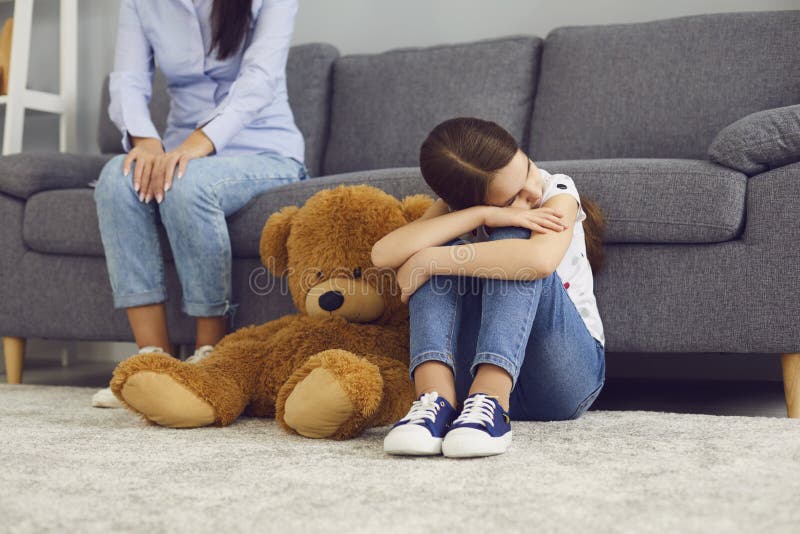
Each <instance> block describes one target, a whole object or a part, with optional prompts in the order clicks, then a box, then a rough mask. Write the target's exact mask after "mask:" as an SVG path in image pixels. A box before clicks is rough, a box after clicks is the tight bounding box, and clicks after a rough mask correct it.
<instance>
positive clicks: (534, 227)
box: [483, 206, 567, 234]
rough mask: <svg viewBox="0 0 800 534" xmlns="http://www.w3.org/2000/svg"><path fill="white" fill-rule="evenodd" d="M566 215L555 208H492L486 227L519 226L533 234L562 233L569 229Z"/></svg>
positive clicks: (487, 217) (488, 214)
mask: <svg viewBox="0 0 800 534" xmlns="http://www.w3.org/2000/svg"><path fill="white" fill-rule="evenodd" d="M563 217H564V214H563V213H561V212H560V211H557V210H555V209H553V208H536V209H528V208H512V207H505V208H501V207H498V206H492V207H491V209H490V210H489V211H488V212H487V215H486V218H485V220H484V222H483V224H484V225H486V226H490V227H501V226H518V227H520V228H527V229H529V230H531V231H532V232H539V233H541V234H547V233H550V232H551V231H555V232H561V231H562V230H564V229H566V228H567V225H566V224H565V223H564V222H563Z"/></svg>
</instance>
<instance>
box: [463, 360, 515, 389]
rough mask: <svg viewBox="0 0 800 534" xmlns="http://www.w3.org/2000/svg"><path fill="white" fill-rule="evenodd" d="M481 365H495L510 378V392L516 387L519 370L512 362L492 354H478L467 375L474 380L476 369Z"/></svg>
mask: <svg viewBox="0 0 800 534" xmlns="http://www.w3.org/2000/svg"><path fill="white" fill-rule="evenodd" d="M482 363H490V364H492V365H496V366H497V367H500V368H501V369H503V370H504V371H505V372H507V373H508V374H509V376H511V391H514V386H516V385H517V377H518V376H519V368H518V367H517V365H516V364H515V363H514V362H512V361H511V360H509V359H508V358H506V357H505V356H501V355H499V354H495V353H493V352H479V353H478V354H476V355H475V359H474V360H472V367H470V368H469V374H470V375H471V376H472V378H475V372H476V369H477V367H478V366H479V365H480V364H482Z"/></svg>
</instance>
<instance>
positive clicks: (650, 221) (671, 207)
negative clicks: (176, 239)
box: [23, 159, 747, 261]
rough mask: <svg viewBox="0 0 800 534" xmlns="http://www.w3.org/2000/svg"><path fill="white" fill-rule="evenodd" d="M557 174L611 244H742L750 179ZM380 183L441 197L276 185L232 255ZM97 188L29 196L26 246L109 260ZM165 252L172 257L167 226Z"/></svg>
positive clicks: (612, 163)
mask: <svg viewBox="0 0 800 534" xmlns="http://www.w3.org/2000/svg"><path fill="white" fill-rule="evenodd" d="M538 165H539V166H540V167H541V168H543V169H545V170H547V171H549V172H551V173H565V174H568V175H569V176H571V177H572V178H573V179H574V180H575V183H576V185H577V187H578V191H579V192H580V194H581V195H584V196H586V197H588V198H590V199H592V200H594V201H595V202H596V203H597V204H598V205H599V206H600V208H601V209H602V210H603V213H604V215H605V217H606V221H607V227H606V235H605V242H606V243H714V242H719V241H728V240H731V239H736V237H737V236H738V235H739V233H740V231H741V229H742V225H743V224H744V209H745V208H744V206H745V189H746V183H747V178H746V177H745V175H743V174H741V173H739V172H736V171H733V170H730V169H726V168H724V167H721V166H718V165H715V164H713V163H710V162H707V161H699V160H647V159H628V160H624V159H622V160H582V161H550V162H538ZM361 183H366V184H370V185H373V186H375V187H377V188H379V189H381V190H383V191H385V192H387V193H389V194H390V195H393V196H395V197H397V198H403V197H404V196H407V195H414V194H418V193H424V194H428V195H431V196H435V195H434V194H433V192H432V191H431V190H430V188H429V187H428V185H427V184H426V183H425V181H424V180H423V179H422V176H421V175H420V172H419V168H418V167H399V168H395V169H383V170H377V171H362V172H352V173H346V174H338V175H334V176H326V177H324V178H314V179H311V180H304V181H302V182H296V183H293V184H288V185H284V186H280V187H276V188H275V189H272V190H270V191H268V192H266V193H264V194H263V195H260V196H259V197H257V198H255V199H253V200H252V201H251V202H250V203H248V204H247V205H246V206H245V207H243V208H242V209H241V210H239V211H238V212H236V213H234V214H233V215H231V216H230V217H228V232H229V234H230V239H231V248H232V250H233V255H234V256H235V257H238V258H258V246H259V241H260V239H261V230H262V228H263V227H264V223H265V222H266V220H267V218H268V217H269V216H270V215H271V214H272V213H274V212H276V211H278V210H279V209H281V208H283V207H284V206H289V205H295V206H299V205H302V204H303V203H304V202H305V201H306V200H307V199H308V198H310V197H311V196H312V195H314V194H315V193H316V192H318V191H320V190H322V189H327V188H330V187H335V186H337V185H341V184H345V185H356V184H361ZM92 193H93V190H92V189H90V188H85V189H61V190H55V191H45V192H41V193H37V194H35V195H33V196H31V197H30V198H29V199H28V202H27V203H26V205H25V215H24V220H23V239H24V241H25V244H26V245H27V246H28V247H29V248H31V249H33V250H36V251H38V252H44V253H50V254H68V255H78V256H103V244H102V242H101V240H100V230H99V227H98V224H97V212H96V209H95V204H94V196H93V194H92ZM158 231H159V238H160V240H161V246H162V251H163V253H164V256H165V258H166V260H167V261H173V260H172V253H171V251H170V248H169V242H168V240H167V236H166V232H165V231H164V227H163V226H161V225H160V224H159V225H158Z"/></svg>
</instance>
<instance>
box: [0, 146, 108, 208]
mask: <svg viewBox="0 0 800 534" xmlns="http://www.w3.org/2000/svg"><path fill="white" fill-rule="evenodd" d="M109 159H111V156H110V155H107V154H106V155H93V154H61V153H58V152H22V153H19V154H10V155H8V156H3V157H2V158H0V192H2V193H6V194H9V195H12V196H15V197H18V198H28V197H30V196H31V195H33V194H34V193H37V192H39V191H44V190H47V189H71V188H75V187H83V186H85V185H86V184H87V183H89V182H90V181H91V180H94V179H95V178H97V177H98V176H99V175H100V171H101V170H102V169H103V165H105V164H106V162H107V161H108V160H109Z"/></svg>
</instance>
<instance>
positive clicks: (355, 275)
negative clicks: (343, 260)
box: [353, 267, 361, 278]
mask: <svg viewBox="0 0 800 534" xmlns="http://www.w3.org/2000/svg"><path fill="white" fill-rule="evenodd" d="M353 278H361V267H356V268H355V269H353Z"/></svg>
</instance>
